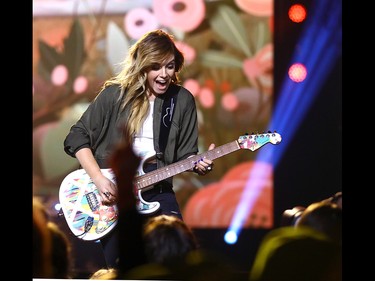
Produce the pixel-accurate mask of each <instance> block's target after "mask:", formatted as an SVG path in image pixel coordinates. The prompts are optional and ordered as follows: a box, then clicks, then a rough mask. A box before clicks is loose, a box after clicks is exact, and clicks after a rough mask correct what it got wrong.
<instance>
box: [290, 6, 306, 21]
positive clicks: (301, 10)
mask: <svg viewBox="0 0 375 281" xmlns="http://www.w3.org/2000/svg"><path fill="white" fill-rule="evenodd" d="M306 15H307V10H306V8H305V6H304V5H302V4H294V5H292V6H290V8H289V10H288V16H289V19H290V20H291V21H292V22H295V23H301V22H303V21H304V20H305V19H306Z"/></svg>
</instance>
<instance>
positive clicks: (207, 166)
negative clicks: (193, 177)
mask: <svg viewBox="0 0 375 281" xmlns="http://www.w3.org/2000/svg"><path fill="white" fill-rule="evenodd" d="M214 148H215V144H214V143H211V144H210V146H209V148H208V150H212V149H214ZM213 167H214V162H213V161H212V160H210V159H207V158H202V159H201V160H199V161H198V162H197V164H196V165H195V167H194V169H193V171H194V172H196V173H197V174H198V175H201V176H203V175H206V174H208V173H209V172H211V171H212V169H213Z"/></svg>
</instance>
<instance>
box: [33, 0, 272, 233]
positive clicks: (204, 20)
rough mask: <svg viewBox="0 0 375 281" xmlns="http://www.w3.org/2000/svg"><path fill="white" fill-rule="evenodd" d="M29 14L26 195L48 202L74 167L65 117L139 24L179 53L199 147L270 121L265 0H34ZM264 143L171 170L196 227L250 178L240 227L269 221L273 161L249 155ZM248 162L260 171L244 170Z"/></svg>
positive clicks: (227, 209) (71, 117) (218, 219)
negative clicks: (198, 166)
mask: <svg viewBox="0 0 375 281" xmlns="http://www.w3.org/2000/svg"><path fill="white" fill-rule="evenodd" d="M74 3H76V4H74ZM77 3H78V4H77ZM83 3H86V4H85V5H84V4H83ZM100 3H105V5H104V6H102V4H100ZM90 5H92V6H90ZM33 13H34V16H33V176H34V183H33V194H34V195H36V196H41V197H43V198H44V201H45V202H46V203H48V204H50V205H51V207H52V206H53V205H54V203H57V201H58V197H57V195H58V190H59V187H60V183H61V182H62V180H63V178H64V177H65V176H66V175H67V174H69V173H70V172H72V171H73V170H75V169H77V168H78V162H77V161H76V160H75V159H73V158H70V157H68V156H67V155H66V154H65V153H64V151H63V140H64V138H65V136H66V135H67V133H68V131H69V129H70V126H71V125H72V124H73V123H74V122H75V121H76V120H77V119H78V118H79V117H80V115H81V114H82V113H83V111H84V110H85V109H86V108H87V106H88V104H89V103H90V102H91V101H92V99H93V98H94V97H95V95H96V94H97V93H98V91H99V89H100V87H101V84H102V83H103V81H105V80H106V79H107V78H109V77H110V76H112V75H114V74H116V73H117V71H118V70H119V69H118V63H120V62H121V61H122V60H123V58H124V57H125V55H126V53H127V51H128V48H129V46H131V45H132V44H133V43H134V42H135V40H137V39H138V38H139V37H140V36H142V35H143V34H144V33H145V32H147V31H150V30H153V29H156V28H162V29H164V30H166V31H168V32H170V33H172V34H173V35H174V36H175V39H176V41H177V44H178V47H179V48H180V50H181V51H182V52H183V53H184V54H185V59H186V65H185V68H184V70H183V71H182V72H181V78H182V81H183V84H184V86H185V87H186V88H188V89H189V90H190V91H191V92H192V93H193V95H194V96H195V98H196V103H197V107H198V114H199V116H198V117H199V131H200V143H199V148H200V152H205V151H206V150H207V149H208V146H209V145H210V143H215V144H216V146H220V145H225V144H228V143H230V142H233V141H235V140H240V139H241V138H242V137H245V139H246V137H247V138H249V137H248V134H249V135H250V136H252V135H254V136H257V135H258V134H262V133H263V132H268V131H272V132H273V131H274V130H275V129H276V128H270V127H269V122H270V119H271V112H272V108H273V39H272V38H273V28H272V27H273V1H272V0H263V1H259V0H258V1H255V0H253V1H246V0H236V1H203V0H186V1H181V0H179V1H166V0H160V1H157V0H154V1H89V2H80V1H38V0H34V1H33ZM266 146H272V144H267V143H266V144H265V146H264V147H260V148H258V149H256V150H254V151H253V150H251V149H249V148H247V147H243V148H244V149H239V150H238V151H234V152H232V153H230V154H228V155H225V156H223V157H220V158H218V159H216V160H215V168H214V170H213V172H211V173H210V174H209V175H208V176H205V177H200V176H197V175H195V174H193V173H181V174H179V175H176V176H175V191H176V194H177V198H178V200H179V202H180V205H181V208H182V210H183V215H184V218H185V220H186V222H187V223H188V224H189V225H191V226H192V227H195V228H226V227H228V226H229V224H230V222H231V220H232V218H233V216H234V213H235V211H236V208H237V207H238V205H239V202H240V200H241V198H242V196H243V193H244V190H245V187H246V185H247V184H248V183H249V181H250V180H256V181H257V184H256V186H255V187H254V188H253V190H251V191H250V192H252V193H253V196H252V197H253V201H252V207H251V208H250V209H249V211H248V213H247V214H246V215H245V218H244V219H243V220H242V223H243V227H247V228H266V229H268V228H270V227H272V225H273V221H274V220H273V207H272V206H273V167H272V164H270V163H268V162H264V161H259V160H257V155H258V153H259V151H261V150H262V149H265V147H266ZM241 148H242V147H241ZM256 163H257V164H259V165H256ZM255 166H256V167H258V168H259V167H261V169H262V170H263V171H267V173H264V174H262V173H260V174H259V173H253V172H252V171H253V169H254V167H255ZM247 192H249V191H247Z"/></svg>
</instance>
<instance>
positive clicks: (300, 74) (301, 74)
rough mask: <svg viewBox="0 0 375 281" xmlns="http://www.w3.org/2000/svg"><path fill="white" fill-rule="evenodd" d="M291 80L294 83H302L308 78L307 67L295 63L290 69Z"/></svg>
mask: <svg viewBox="0 0 375 281" xmlns="http://www.w3.org/2000/svg"><path fill="white" fill-rule="evenodd" d="M288 75H289V78H290V79H291V80H292V81H294V82H297V83H299V82H302V81H303V80H305V78H306V76H307V70H306V67H305V66H304V65H303V64H302V63H294V64H292V66H291V67H289V71H288Z"/></svg>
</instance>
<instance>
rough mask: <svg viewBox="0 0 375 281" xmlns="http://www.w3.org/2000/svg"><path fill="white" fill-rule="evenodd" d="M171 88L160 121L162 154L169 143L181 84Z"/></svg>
mask: <svg viewBox="0 0 375 281" xmlns="http://www.w3.org/2000/svg"><path fill="white" fill-rule="evenodd" d="M170 89H171V92H170V94H169V95H167V96H166V97H167V98H166V99H165V100H164V102H163V108H162V118H161V121H160V134H159V148H160V152H161V154H162V155H164V150H165V147H166V145H167V141H168V137H169V131H170V129H171V125H172V118H173V113H174V110H175V105H176V102H177V96H178V92H179V90H180V86H179V87H178V88H176V87H170Z"/></svg>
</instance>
